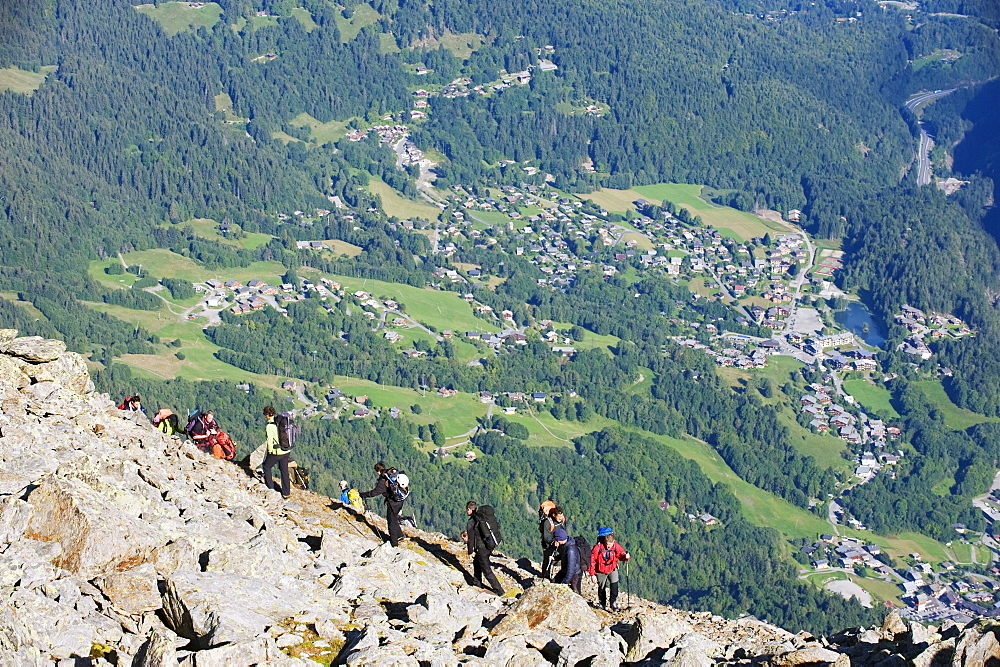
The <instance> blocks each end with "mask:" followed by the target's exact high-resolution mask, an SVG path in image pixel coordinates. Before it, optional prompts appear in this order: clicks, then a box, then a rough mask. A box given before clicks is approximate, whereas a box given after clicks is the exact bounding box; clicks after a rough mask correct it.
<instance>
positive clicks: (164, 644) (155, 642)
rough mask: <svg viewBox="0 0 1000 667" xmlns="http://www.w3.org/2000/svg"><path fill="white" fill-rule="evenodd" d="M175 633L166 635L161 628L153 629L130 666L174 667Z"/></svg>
mask: <svg viewBox="0 0 1000 667" xmlns="http://www.w3.org/2000/svg"><path fill="white" fill-rule="evenodd" d="M175 637H176V635H173V636H171V635H168V634H167V633H166V632H163V631H161V630H153V632H152V633H150V635H149V639H147V640H146V643H144V644H143V645H142V648H140V649H139V652H138V653H137V654H136V656H135V660H133V661H132V667H176V665H177V647H176V646H175V645H174V638H175Z"/></svg>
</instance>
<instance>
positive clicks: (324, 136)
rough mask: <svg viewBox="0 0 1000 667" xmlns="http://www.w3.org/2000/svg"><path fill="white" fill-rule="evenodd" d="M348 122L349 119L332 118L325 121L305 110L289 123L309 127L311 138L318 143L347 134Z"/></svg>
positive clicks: (334, 139) (333, 139)
mask: <svg viewBox="0 0 1000 667" xmlns="http://www.w3.org/2000/svg"><path fill="white" fill-rule="evenodd" d="M347 123H348V121H346V120H344V121H339V120H331V121H329V122H327V123H323V122H320V121H318V120H316V119H315V118H313V117H312V116H310V115H309V114H307V113H306V112H304V111H303V112H302V113H300V114H299V115H298V116H296V117H295V118H293V119H291V120H290V121H288V124H289V125H291V126H292V127H308V128H309V138H310V139H312V140H313V141H314V142H316V143H317V144H325V143H329V142H331V141H336V140H337V139H340V138H341V137H343V136H345V135H346V134H347Z"/></svg>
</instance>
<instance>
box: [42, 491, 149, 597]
mask: <svg viewBox="0 0 1000 667" xmlns="http://www.w3.org/2000/svg"><path fill="white" fill-rule="evenodd" d="M119 497H120V496H119ZM28 502H30V503H31V505H32V508H33V510H34V511H33V513H32V516H31V519H30V521H29V523H28V529H27V531H26V537H28V538H30V539H33V540H39V541H43V542H58V543H59V544H60V545H61V546H62V553H61V554H60V555H59V556H58V557H57V558H56V560H54V561H53V564H54V565H56V566H58V567H61V568H63V569H64V570H69V571H70V572H72V573H74V574H81V575H84V576H86V577H91V576H96V575H101V574H107V573H111V572H117V571H122V570H128V569H131V568H133V567H135V566H136V565H139V564H141V563H143V562H145V561H146V560H148V559H149V557H150V556H151V554H152V553H153V550H154V549H155V548H156V547H158V546H160V545H161V544H163V543H164V542H165V541H166V540H165V539H164V538H163V536H162V535H160V534H159V533H158V532H157V531H156V530H155V529H154V528H152V527H151V526H150V525H149V524H148V523H146V522H144V521H140V520H138V519H137V518H135V517H133V516H129V515H127V514H125V513H123V512H121V511H120V510H119V509H118V507H116V505H115V498H109V497H107V496H105V495H101V494H100V493H98V492H97V491H95V490H94V489H92V488H90V487H89V486H87V485H86V484H84V483H83V482H81V481H79V480H75V479H66V478H61V477H52V478H50V479H47V480H45V481H44V482H42V484H41V485H39V487H38V488H37V489H35V490H34V491H32V492H31V495H30V496H29V497H28Z"/></svg>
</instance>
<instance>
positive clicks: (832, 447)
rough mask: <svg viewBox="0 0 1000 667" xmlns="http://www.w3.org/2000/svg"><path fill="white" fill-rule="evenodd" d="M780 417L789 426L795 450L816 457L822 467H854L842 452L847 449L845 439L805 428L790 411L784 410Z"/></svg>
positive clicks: (817, 462) (790, 437) (838, 468)
mask: <svg viewBox="0 0 1000 667" xmlns="http://www.w3.org/2000/svg"><path fill="white" fill-rule="evenodd" d="M778 419H780V420H781V422H782V423H783V424H784V425H785V426H787V427H788V431H789V434H788V440H789V442H790V444H791V445H792V447H794V448H795V450H796V451H797V452H798V453H799V454H802V455H803V456H811V457H813V458H814V459H816V465H818V466H819V467H820V468H824V469H825V468H833V469H834V470H840V469H845V470H846V469H848V468H852V467H853V465H854V464H853V463H852V462H851V461H848V460H847V459H845V458H844V457H843V456H841V453H842V452H845V451H847V447H845V446H844V441H843V440H841V439H840V438H838V437H835V436H832V435H829V434H824V433H814V432H813V431H812V430H811V429H808V428H804V427H802V426H800V425H799V423H798V422H797V421H795V417H794V416H792V414H791V413H789V412H788V411H782V412H781V413H779V415H778Z"/></svg>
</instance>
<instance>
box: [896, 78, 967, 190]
mask: <svg viewBox="0 0 1000 667" xmlns="http://www.w3.org/2000/svg"><path fill="white" fill-rule="evenodd" d="M956 90H957V88H950V89H948V90H935V91H933V92H926V93H917V94H916V95H914V96H913V97H911V98H910V99H908V100H907V101H906V104H904V105H903V107H904V108H905V109H907V110H909V111H912V112H913V113H914V114H916V113H917V109H918V107H920V106H921V105H922V104H925V103H927V102H933V101H934V100H936V99H938V98H939V97H944V96H945V95H950V94H951V93H953V92H955V91H956ZM917 123H918V125H919V127H920V139H919V141H918V142H917V185H930V183H931V176H932V173H931V149H932V148H934V138H933V137H931V135H929V134H927V131H926V130H924V126H923V123H922V122H920V121H919V120H918V121H917Z"/></svg>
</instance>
